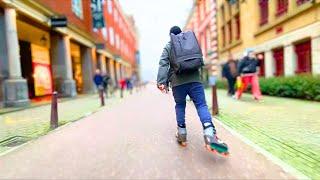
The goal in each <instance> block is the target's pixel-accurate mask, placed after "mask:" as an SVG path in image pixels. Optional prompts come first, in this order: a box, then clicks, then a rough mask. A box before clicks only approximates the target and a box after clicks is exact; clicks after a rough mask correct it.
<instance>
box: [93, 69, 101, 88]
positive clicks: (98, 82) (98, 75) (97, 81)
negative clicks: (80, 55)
mask: <svg viewBox="0 0 320 180" xmlns="http://www.w3.org/2000/svg"><path fill="white" fill-rule="evenodd" d="M93 82H94V84H95V85H96V87H97V89H98V90H101V89H103V77H102V75H101V71H100V69H96V72H95V75H94V77H93Z"/></svg>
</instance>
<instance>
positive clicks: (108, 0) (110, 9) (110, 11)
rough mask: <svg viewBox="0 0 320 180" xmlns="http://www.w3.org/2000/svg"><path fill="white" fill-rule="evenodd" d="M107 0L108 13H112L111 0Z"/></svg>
mask: <svg viewBox="0 0 320 180" xmlns="http://www.w3.org/2000/svg"><path fill="white" fill-rule="evenodd" d="M107 2H108V4H107V5H108V12H109V14H112V0H107Z"/></svg>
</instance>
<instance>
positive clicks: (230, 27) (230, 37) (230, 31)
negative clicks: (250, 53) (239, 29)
mask: <svg viewBox="0 0 320 180" xmlns="http://www.w3.org/2000/svg"><path fill="white" fill-rule="evenodd" d="M228 31H229V32H228V33H229V43H230V44H231V43H232V24H231V21H229V22H228Z"/></svg>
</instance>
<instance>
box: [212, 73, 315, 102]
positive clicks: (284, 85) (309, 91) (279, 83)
mask: <svg viewBox="0 0 320 180" xmlns="http://www.w3.org/2000/svg"><path fill="white" fill-rule="evenodd" d="M259 81H260V88H261V92H262V94H265V95H270V96H279V97H290V98H299V99H308V100H314V101H320V76H312V75H299V76H289V77H272V78H260V80H259ZM217 87H218V88H223V89H225V88H227V83H226V81H219V82H218V83H217Z"/></svg>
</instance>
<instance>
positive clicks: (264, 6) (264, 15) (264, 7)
mask: <svg viewBox="0 0 320 180" xmlns="http://www.w3.org/2000/svg"><path fill="white" fill-rule="evenodd" d="M259 7H260V26H262V25H264V24H267V23H268V17H269V0H259Z"/></svg>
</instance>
